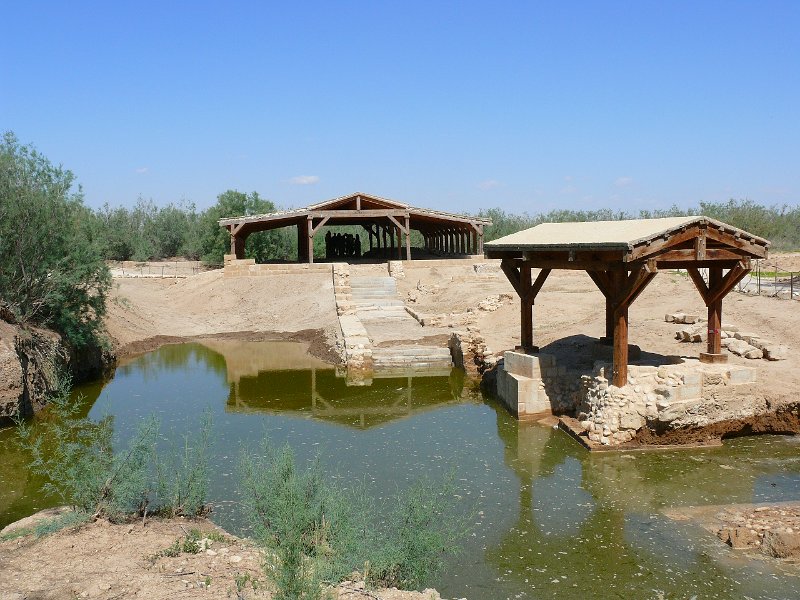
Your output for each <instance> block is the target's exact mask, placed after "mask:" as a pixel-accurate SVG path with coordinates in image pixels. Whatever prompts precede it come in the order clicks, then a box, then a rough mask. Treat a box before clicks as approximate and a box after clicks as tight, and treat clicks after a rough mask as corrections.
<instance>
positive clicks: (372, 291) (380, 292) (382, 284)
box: [350, 277, 412, 323]
mask: <svg viewBox="0 0 800 600" xmlns="http://www.w3.org/2000/svg"><path fill="white" fill-rule="evenodd" d="M350 290H351V301H350V302H351V305H352V306H353V308H354V309H355V313H356V315H358V318H359V319H361V321H362V322H363V321H382V322H384V323H385V322H391V321H404V320H407V319H411V318H412V317H411V315H409V314H408V313H407V312H406V308H405V305H404V304H403V301H402V300H401V299H400V298H399V297H398V295H397V282H396V281H395V279H394V277H351V278H350Z"/></svg>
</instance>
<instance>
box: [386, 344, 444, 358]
mask: <svg viewBox="0 0 800 600" xmlns="http://www.w3.org/2000/svg"><path fill="white" fill-rule="evenodd" d="M373 352H375V353H376V354H391V355H394V356H444V357H447V358H450V350H449V349H447V348H436V347H434V346H395V347H394V348H374V349H373Z"/></svg>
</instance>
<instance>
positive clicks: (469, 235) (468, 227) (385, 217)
mask: <svg viewBox="0 0 800 600" xmlns="http://www.w3.org/2000/svg"><path fill="white" fill-rule="evenodd" d="M219 224H220V226H222V227H225V228H226V229H227V230H228V231H229V232H230V234H231V254H232V255H235V256H236V258H244V244H245V240H246V239H247V236H248V235H250V234H251V233H255V232H257V231H268V230H271V229H277V228H280V227H296V228H297V256H298V261H299V262H308V263H313V262H314V236H315V235H317V234H318V233H319V231H320V229H322V228H323V227H325V226H331V225H360V226H361V227H363V228H364V230H365V231H366V232H367V235H368V237H369V249H370V250H372V249H374V248H375V249H378V250H382V251H385V253H386V254H388V255H389V256H391V257H395V256H396V257H397V258H398V259H400V260H402V259H403V258H405V260H411V230H412V229H413V230H416V231H419V232H420V233H421V234H422V238H423V240H424V249H425V250H426V251H428V252H431V253H434V254H454V255H458V254H462V255H464V254H483V228H484V226H486V225H491V224H492V222H491V221H490V220H488V219H482V218H479V217H472V216H469V215H456V214H450V213H446V212H442V211H438V210H431V209H427V208H417V207H414V206H410V205H408V204H404V203H402V202H397V201H395V200H388V199H386V198H380V197H378V196H372V195H370V194H364V193H360V192H357V193H354V194H350V195H348V196H342V197H341V198H334V199H333V200H326V201H325V202H320V203H318V204H312V205H311V206H307V207H305V208H299V209H296V210H288V211H282V212H275V213H269V214H264V215H248V216H241V217H229V218H225V219H220V221H219ZM404 247H405V252H404V250H403V248H404Z"/></svg>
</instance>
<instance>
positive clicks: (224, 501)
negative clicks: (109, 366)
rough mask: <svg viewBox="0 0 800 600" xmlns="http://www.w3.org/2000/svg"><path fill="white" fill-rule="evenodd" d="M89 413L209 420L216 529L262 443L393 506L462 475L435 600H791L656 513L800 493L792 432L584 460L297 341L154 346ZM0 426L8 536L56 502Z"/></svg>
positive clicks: (536, 433)
mask: <svg viewBox="0 0 800 600" xmlns="http://www.w3.org/2000/svg"><path fill="white" fill-rule="evenodd" d="M76 392H77V393H79V394H82V395H83V396H84V398H85V399H84V406H85V411H86V412H87V413H88V415H89V416H90V417H92V418H100V417H102V416H104V415H107V414H110V415H113V417H114V423H115V431H116V433H117V435H118V436H119V438H120V439H121V440H123V441H125V440H126V439H127V438H128V437H129V436H130V435H131V434H132V432H133V431H134V430H135V427H136V425H137V423H138V422H139V420H140V419H141V418H142V417H145V416H147V415H150V414H155V415H157V416H158V417H159V419H160V420H161V424H162V433H164V435H165V437H170V436H171V432H174V434H175V435H178V434H182V433H183V432H185V431H187V430H189V431H196V430H197V429H198V426H199V419H200V415H201V413H202V412H203V411H204V410H205V409H208V410H210V411H211V413H212V415H213V419H214V426H213V434H214V439H215V442H214V447H213V451H212V458H211V466H212V484H211V501H212V503H213V504H214V506H215V510H214V514H213V519H214V520H215V521H216V522H218V523H219V524H220V525H221V526H223V527H225V528H226V529H228V530H230V531H232V532H235V533H242V534H246V533H247V532H246V531H245V530H244V529H243V523H242V519H241V515H240V513H239V511H238V509H237V490H236V464H237V460H238V456H239V454H240V451H241V449H242V448H243V447H249V448H254V447H256V446H257V445H258V443H259V442H260V440H262V439H263V437H264V436H268V437H269V438H270V439H271V440H272V442H273V443H275V444H278V445H282V444H284V443H289V444H291V445H292V447H293V448H294V449H295V450H296V452H297V455H298V458H299V459H301V460H305V459H310V458H312V457H314V456H316V455H317V454H319V455H320V456H321V458H322V461H323V463H324V464H325V465H326V466H327V467H329V469H330V470H331V472H332V473H334V474H335V476H337V477H338V478H339V479H340V480H341V481H342V482H343V483H344V484H345V485H346V484H347V483H349V482H351V481H354V480H362V479H366V481H367V482H368V483H369V484H370V487H371V489H372V490H373V491H374V493H375V496H376V497H377V498H378V499H380V498H381V497H385V496H389V495H392V494H393V493H394V492H395V491H397V490H398V489H399V488H402V487H403V486H405V485H407V483H408V482H409V481H412V480H414V479H415V478H417V477H418V476H420V475H422V474H426V475H430V476H433V477H436V476H440V475H443V474H444V473H445V472H447V471H448V470H450V469H451V468H455V469H456V472H457V477H458V485H459V488H460V490H459V491H460V494H461V495H462V496H463V498H464V499H465V503H466V504H468V505H470V506H471V507H472V509H473V510H474V511H475V513H476V526H475V529H474V534H473V535H472V536H471V537H470V538H469V539H467V540H466V542H465V550H464V553H463V554H462V555H461V556H460V557H458V558H456V559H454V560H453V561H451V563H450V564H449V566H448V569H447V572H446V573H445V574H443V575H442V576H441V577H440V578H439V580H438V581H436V582H433V583H434V584H435V587H437V588H438V589H439V590H440V591H441V593H442V594H443V596H445V597H449V598H460V597H467V598H470V599H471V600H490V599H495V598H555V597H558V598H583V599H593V598H598V599H600V598H643V599H649V598H681V599H684V598H685V599H687V600H688V599H690V598H693V597H694V598H697V599H698V600H701V599H704V598H743V599H744V598H753V599H773V598H774V599H778V598H781V599H788V598H800V578H798V577H797V575H798V574H799V573H800V570H798V569H797V567H794V568H788V567H785V566H781V565H778V564H777V563H767V562H760V561H758V562H750V561H746V560H742V559H741V558H737V556H736V555H735V554H734V553H732V552H731V551H730V550H728V549H727V548H726V547H724V546H723V545H722V544H721V543H719V542H718V541H717V540H716V539H715V538H713V537H711V536H710V535H709V534H707V533H704V532H701V531H697V530H695V529H693V528H692V527H691V526H689V525H686V524H682V523H676V522H674V521H671V520H669V519H667V518H666V517H664V516H663V515H662V514H661V512H660V511H661V510H662V509H664V508H668V507H673V506H697V505H709V504H725V503H732V502H767V501H781V500H800V443H798V439H797V438H785V437H774V436H773V437H752V438H740V439H736V440H729V441H726V442H725V445H724V447H722V448H714V449H704V450H696V449H695V450H681V451H670V452H649V453H631V452H629V453H622V454H617V453H614V454H590V453H588V452H586V451H585V450H583V449H582V448H581V447H579V446H578V445H577V444H575V443H574V442H573V441H572V440H571V439H570V438H569V437H567V436H566V435H565V434H564V433H562V432H560V431H557V430H553V429H550V428H547V427H543V426H540V425H536V424H525V423H519V422H517V421H516V420H515V419H513V418H512V417H510V416H509V415H508V414H507V413H506V411H505V410H504V409H503V408H502V407H500V406H498V405H496V404H495V403H494V402H492V401H490V400H488V399H486V398H484V397H483V396H482V395H481V394H480V392H478V391H476V390H473V389H471V388H469V387H468V386H465V382H464V380H463V377H462V376H461V375H460V374H459V372H458V371H454V372H453V373H452V374H451V376H450V377H416V378H407V377H402V378H392V379H376V380H374V381H373V383H372V385H370V386H364V387H348V386H347V385H346V382H345V380H344V379H343V378H339V377H337V376H336V373H335V371H334V370H333V369H331V368H330V367H329V366H327V365H325V364H324V363H321V362H318V361H316V360H315V359H313V358H311V357H309V356H307V355H306V354H305V352H304V349H303V348H302V347H301V346H299V345H297V344H289V343H281V342H258V343H253V342H249V343H248V342H241V341H236V342H222V341H215V342H209V343H208V344H206V345H200V344H181V345H173V346H164V347H162V348H160V349H159V350H157V351H155V352H151V353H149V354H145V355H143V356H140V357H138V358H136V359H134V360H132V361H130V362H129V363H127V364H125V365H124V366H121V367H119V368H118V369H117V371H116V373H115V375H114V378H113V379H112V380H111V381H109V382H107V383H105V384H100V383H97V384H92V385H87V386H82V387H81V388H80V389H78V390H76ZM12 437H13V432H12V431H10V430H5V431H0V456H2V458H3V460H2V461H0V526H2V525H4V524H6V523H8V522H11V521H13V520H16V519H18V518H20V517H23V516H26V515H27V514H30V513H31V512H33V511H34V510H36V509H39V508H44V507H46V506H48V505H50V504H51V503H52V501H48V500H47V499H44V498H42V497H41V495H40V494H39V493H38V492H37V491H36V490H37V487H38V484H39V482H37V481H35V480H33V479H32V478H31V477H29V476H28V475H27V473H26V471H25V468H24V467H25V461H26V460H27V457H25V456H24V455H21V454H20V453H19V452H18V451H17V450H15V449H14V446H13V444H12V443H11V441H12Z"/></svg>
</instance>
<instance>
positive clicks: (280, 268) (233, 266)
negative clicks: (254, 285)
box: [224, 255, 333, 277]
mask: <svg viewBox="0 0 800 600" xmlns="http://www.w3.org/2000/svg"><path fill="white" fill-rule="evenodd" d="M332 269H333V265H332V264H331V263H319V264H308V263H286V264H268V265H262V264H256V260H255V259H254V258H233V259H231V258H228V256H227V255H226V256H225V270H224V276H225V277H258V276H266V275H281V274H284V275H285V274H290V273H294V274H302V273H331V272H332Z"/></svg>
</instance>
